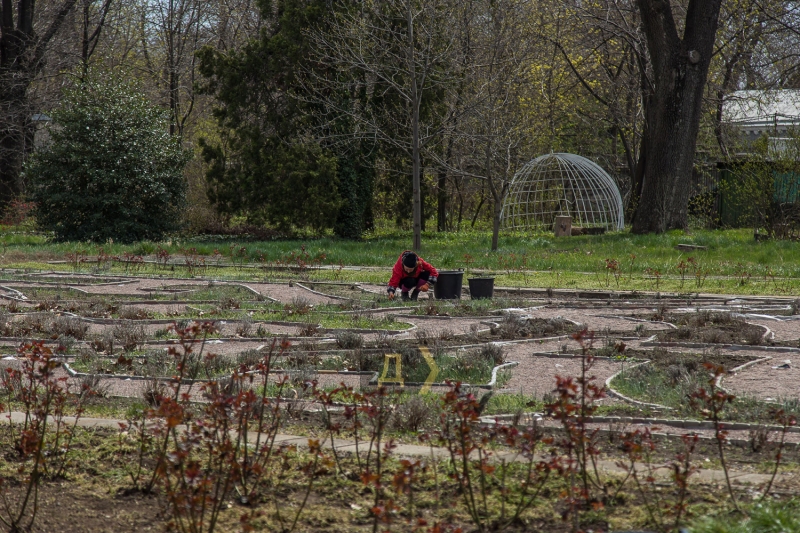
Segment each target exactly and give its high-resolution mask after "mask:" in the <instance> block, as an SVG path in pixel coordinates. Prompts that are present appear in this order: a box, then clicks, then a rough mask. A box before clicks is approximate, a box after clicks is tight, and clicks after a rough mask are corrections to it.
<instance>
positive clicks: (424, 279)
mask: <svg viewBox="0 0 800 533" xmlns="http://www.w3.org/2000/svg"><path fill="white" fill-rule="evenodd" d="M430 277H431V273H430V272H425V271H423V272H421V273H420V275H419V277H418V278H414V277H411V276H409V277H407V278H403V279H401V280H400V296H401V297H402V298H403V299H406V298H408V291H412V292H411V299H412V300H416V299H417V296H419V288H420V287H422V286H423V285H425V284H426V283H428V279H430Z"/></svg>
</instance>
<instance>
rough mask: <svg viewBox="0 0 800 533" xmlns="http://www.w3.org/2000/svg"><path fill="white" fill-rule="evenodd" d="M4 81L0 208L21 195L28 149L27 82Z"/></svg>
mask: <svg viewBox="0 0 800 533" xmlns="http://www.w3.org/2000/svg"><path fill="white" fill-rule="evenodd" d="M6 80H7V78H6V77H5V76H4V77H3V78H0V83H3V84H5V83H8V84H9V85H12V86H11V87H7V88H4V90H2V91H0V113H2V117H1V118H0V121H1V122H0V207H4V206H6V205H8V204H9V202H11V200H13V199H14V198H16V197H17V196H19V195H20V193H21V192H22V184H21V180H20V173H21V172H22V162H23V160H24V159H25V154H26V153H27V152H28V151H29V150H30V146H28V143H27V142H26V141H27V135H26V131H27V130H28V129H29V121H30V115H31V112H30V109H29V107H28V103H27V98H26V92H27V88H28V83H24V82H21V81H17V80H13V79H12V80H11V81H10V82H7V81H6ZM13 84H16V86H13Z"/></svg>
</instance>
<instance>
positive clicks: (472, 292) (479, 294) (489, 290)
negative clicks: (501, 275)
mask: <svg viewBox="0 0 800 533" xmlns="http://www.w3.org/2000/svg"><path fill="white" fill-rule="evenodd" d="M467 281H468V282H469V297H470V298H472V299H473V300H480V299H483V298H491V297H492V295H493V294H494V278H469V279H468V280H467Z"/></svg>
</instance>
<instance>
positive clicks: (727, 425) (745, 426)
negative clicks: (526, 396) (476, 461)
mask: <svg viewBox="0 0 800 533" xmlns="http://www.w3.org/2000/svg"><path fill="white" fill-rule="evenodd" d="M526 415H527V417H529V418H534V419H535V418H536V417H537V416H538V417H542V416H544V415H542V414H541V413H524V414H523V417H525V416H526ZM516 416H517V415H514V414H501V415H493V416H482V417H481V418H480V420H481V423H483V424H493V425H494V424H497V423H498V422H500V423H502V422H504V421H513V420H514V418H515V417H516ZM586 422H587V423H589V424H648V425H653V426H669V427H675V428H682V429H711V430H713V429H714V423H713V422H711V421H708V420H691V419H689V420H677V419H669V418H646V417H630V416H589V417H586ZM721 426H722V429H724V430H726V431H747V430H755V429H766V430H768V431H783V426H776V425H769V426H765V425H762V424H750V423H746V422H722V423H721ZM786 430H787V432H788V433H800V427H798V426H790V427H788V428H786Z"/></svg>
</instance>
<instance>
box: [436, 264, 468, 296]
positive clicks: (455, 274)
mask: <svg viewBox="0 0 800 533" xmlns="http://www.w3.org/2000/svg"><path fill="white" fill-rule="evenodd" d="M463 282H464V273H463V272H461V271H460V270H445V271H439V279H438V280H437V281H436V285H434V286H433V295H434V296H435V297H436V299H437V300H458V299H460V298H461V284H462V283H463Z"/></svg>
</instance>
